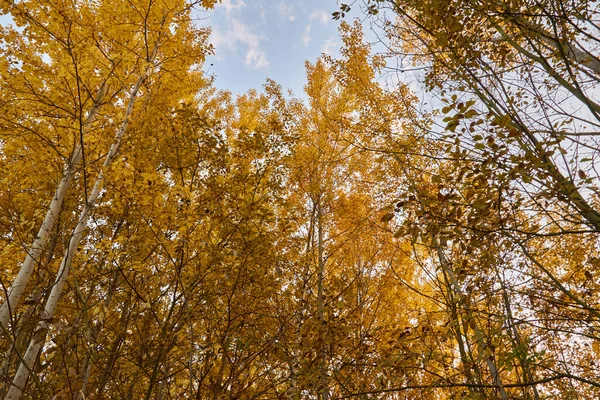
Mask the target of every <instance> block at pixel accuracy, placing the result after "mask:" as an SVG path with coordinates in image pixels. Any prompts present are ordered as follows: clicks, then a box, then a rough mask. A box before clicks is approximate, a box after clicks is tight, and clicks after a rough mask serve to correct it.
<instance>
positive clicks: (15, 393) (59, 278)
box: [5, 43, 158, 400]
mask: <svg viewBox="0 0 600 400" xmlns="http://www.w3.org/2000/svg"><path fill="white" fill-rule="evenodd" d="M157 46H158V43H157ZM157 48H158V47H155V49H154V53H153V57H152V59H153V58H154V55H155V54H156V51H157ZM149 67H150V65H149V66H148V68H146V71H145V73H144V74H143V75H142V76H141V77H140V78H139V79H138V81H137V83H136V84H135V86H134V87H133V90H132V92H131V95H130V97H129V104H128V106H127V110H126V112H125V116H124V119H123V122H122V124H121V126H120V128H119V130H118V131H117V133H116V135H115V140H114V142H113V143H112V145H111V146H110V150H109V151H108V154H107V155H106V158H105V160H104V164H103V165H102V168H101V170H100V172H99V173H98V176H97V178H96V181H95V182H94V187H93V189H92V192H91V193H90V195H89V197H88V199H87V203H86V204H85V205H84V207H83V210H82V211H81V214H80V216H79V222H78V223H77V226H76V227H75V230H74V231H73V234H72V236H71V239H70V241H69V247H68V248H67V250H66V252H65V254H64V256H63V259H62V261H61V263H60V268H59V270H58V274H57V275H56V279H55V281H54V286H53V287H52V291H51V292H50V296H49V297H48V300H47V301H46V306H45V307H44V311H43V312H42V316H41V318H40V322H39V324H38V327H37V328H36V331H35V332H34V335H33V336H32V338H31V341H30V342H29V346H28V347H27V351H26V352H25V355H24V356H23V360H22V361H21V364H20V365H19V369H18V370H17V373H16V375H15V377H14V379H13V382H12V386H11V388H10V390H9V391H8V394H7V396H6V397H5V400H16V399H18V398H20V396H21V393H22V390H23V388H24V386H25V383H26V382H27V378H28V377H29V371H30V370H31V369H32V367H33V365H34V362H35V360H36V358H37V356H38V353H39V351H40V349H41V347H42V345H43V344H44V341H45V338H46V333H47V332H48V328H49V325H50V322H51V320H52V318H54V313H55V311H56V307H57V306H58V301H59V299H60V297H61V295H62V290H63V287H64V284H65V282H66V280H67V277H68V275H69V269H70V267H71V261H72V259H73V256H74V255H75V253H76V252H77V247H78V246H79V242H80V241H81V238H82V237H83V233H84V231H85V230H86V228H87V223H88V220H89V217H90V214H91V211H92V209H93V208H94V206H95V205H96V200H97V199H98V197H99V195H100V191H101V189H102V186H103V183H104V173H105V171H106V170H107V169H108V168H109V167H110V165H111V164H112V162H113V160H114V157H115V154H116V153H117V150H118V149H119V147H120V145H121V140H122V138H123V134H124V133H125V131H126V130H127V126H128V125H129V118H130V116H131V112H132V111H133V105H134V103H135V99H136V97H137V94H138V91H139V89H140V86H141V85H142V82H143V81H144V79H145V77H146V73H147V71H148V69H149Z"/></svg>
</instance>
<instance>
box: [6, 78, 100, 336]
mask: <svg viewBox="0 0 600 400" xmlns="http://www.w3.org/2000/svg"><path fill="white" fill-rule="evenodd" d="M105 93H106V86H103V87H102V88H101V89H100V91H99V92H98V95H97V96H96V100H95V101H94V105H93V106H92V108H91V110H90V112H89V113H88V116H87V118H86V120H85V122H84V123H83V127H82V129H83V130H84V131H85V130H86V129H87V128H88V127H89V125H90V124H91V123H92V122H93V121H94V119H95V118H96V115H97V114H98V109H99V108H100V104H101V103H102V99H103V98H104V95H105ZM82 156H83V152H82V147H81V143H78V144H77V146H76V147H75V150H74V151H73V154H72V155H71V158H70V160H69V162H68V163H67V166H66V167H65V171H64V173H63V177H62V179H61V181H60V182H59V184H58V187H57V188H56V192H55V193H54V197H52V200H51V201H50V206H49V207H48V211H47V212H46V216H45V217H44V221H43V222H42V225H41V226H40V229H39V231H38V234H37V236H36V237H35V239H34V240H33V243H32V244H31V247H30V248H29V251H28V252H27V255H26V256H25V260H24V261H23V263H22V264H21V268H20V270H19V273H18V274H17V277H16V278H15V280H14V281H13V284H12V286H11V287H10V289H9V290H8V295H7V297H6V300H5V301H4V303H3V304H2V306H0V329H2V330H7V329H8V326H9V321H11V319H12V316H13V314H14V312H15V310H16V309H17V307H19V305H20V304H21V300H22V297H23V291H24V290H25V287H26V286H27V282H28V281H29V278H30V277H31V274H32V273H33V270H34V268H35V265H36V264H37V263H38V262H39V260H40V257H41V255H42V252H43V250H44V247H45V246H46V242H47V240H48V238H49V237H50V234H51V232H52V231H53V230H54V227H55V225H56V221H57V219H58V215H59V214H60V212H61V210H62V205H63V202H64V200H65V197H66V195H67V192H68V191H69V187H71V183H72V182H73V178H74V176H75V174H76V172H77V169H78V167H79V164H80V163H81V160H82Z"/></svg>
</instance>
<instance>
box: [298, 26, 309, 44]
mask: <svg viewBox="0 0 600 400" xmlns="http://www.w3.org/2000/svg"><path fill="white" fill-rule="evenodd" d="M300 41H301V42H302V44H303V45H304V47H306V46H308V44H309V43H310V24H308V25H306V28H304V32H303V33H302V36H300Z"/></svg>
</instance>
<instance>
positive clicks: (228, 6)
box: [221, 0, 246, 17]
mask: <svg viewBox="0 0 600 400" xmlns="http://www.w3.org/2000/svg"><path fill="white" fill-rule="evenodd" d="M221 4H222V7H223V8H224V9H225V13H226V14H227V16H228V17H229V16H230V15H231V14H232V13H233V12H237V11H239V10H240V9H241V8H244V7H246V3H244V0H223V1H222V2H221Z"/></svg>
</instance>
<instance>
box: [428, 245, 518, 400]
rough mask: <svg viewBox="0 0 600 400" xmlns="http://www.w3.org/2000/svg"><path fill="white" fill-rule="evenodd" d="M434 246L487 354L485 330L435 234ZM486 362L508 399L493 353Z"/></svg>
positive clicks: (499, 389)
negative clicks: (478, 322)
mask: <svg viewBox="0 0 600 400" xmlns="http://www.w3.org/2000/svg"><path fill="white" fill-rule="evenodd" d="M433 247H434V248H435V250H436V252H437V254H438V258H439V261H440V264H441V265H442V268H443V269H444V272H445V273H446V274H448V278H449V279H450V284H451V285H452V289H453V290H454V293H455V295H456V296H457V297H458V301H459V303H460V304H462V305H463V306H464V307H465V308H466V312H467V316H466V318H467V319H468V320H469V326H470V327H471V329H473V331H474V332H475V339H476V340H477V344H478V347H479V352H480V353H481V354H485V353H486V352H488V351H489V348H488V346H487V345H486V344H485V341H484V337H483V332H482V331H481V329H479V326H477V324H476V322H475V319H474V317H473V315H472V311H471V310H470V306H469V301H468V298H467V296H466V295H465V294H464V292H463V290H462V288H461V287H460V284H459V283H458V280H457V279H456V276H455V275H454V271H453V270H452V266H451V265H450V261H449V260H448V258H446V255H445V254H444V251H443V250H442V247H441V246H440V244H439V242H438V240H437V238H436V237H435V236H434V237H433ZM485 363H486V364H487V367H488V369H489V370H490V374H491V375H492V379H493V381H494V384H495V385H496V387H497V388H498V392H499V393H500V398H501V399H502V400H508V399H509V397H508V394H507V393H506V390H505V389H504V385H503V384H502V379H501V378H500V374H499V373H498V368H497V366H496V363H495V362H494V360H493V359H492V356H491V355H490V356H488V357H486V359H485Z"/></svg>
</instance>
